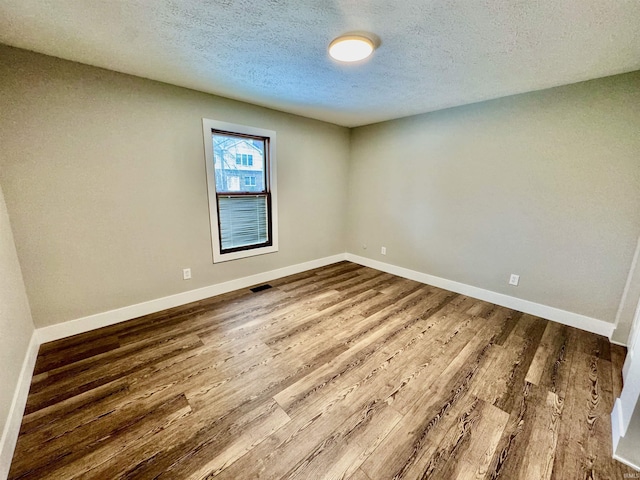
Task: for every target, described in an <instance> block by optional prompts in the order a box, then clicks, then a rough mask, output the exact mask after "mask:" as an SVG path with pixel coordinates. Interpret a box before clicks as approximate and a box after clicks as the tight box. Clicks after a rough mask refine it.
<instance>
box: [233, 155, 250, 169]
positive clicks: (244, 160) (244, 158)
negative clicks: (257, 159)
mask: <svg viewBox="0 0 640 480" xmlns="http://www.w3.org/2000/svg"><path fill="white" fill-rule="evenodd" d="M236 165H244V166H249V167H251V166H253V155H251V154H250V153H249V154H247V153H236Z"/></svg>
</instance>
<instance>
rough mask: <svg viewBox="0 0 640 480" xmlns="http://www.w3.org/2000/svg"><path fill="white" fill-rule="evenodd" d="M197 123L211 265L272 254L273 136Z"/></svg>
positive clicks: (275, 233)
mask: <svg viewBox="0 0 640 480" xmlns="http://www.w3.org/2000/svg"><path fill="white" fill-rule="evenodd" d="M202 124H203V131H204V139H205V142H204V143H205V158H206V170H207V186H208V191H209V216H210V220H211V239H212V246H213V262H214V263H218V262H224V261H227V260H235V259H238V258H244V257H249V256H253V255H261V254H264V253H272V252H277V251H278V228H277V208H276V205H277V202H276V184H275V183H276V182H275V180H276V177H275V155H274V153H275V140H276V133H275V132H273V131H271V130H264V129H259V128H253V127H245V126H242V125H235V124H230V123H224V122H218V121H216V120H209V119H203V121H202ZM241 180H242V182H241Z"/></svg>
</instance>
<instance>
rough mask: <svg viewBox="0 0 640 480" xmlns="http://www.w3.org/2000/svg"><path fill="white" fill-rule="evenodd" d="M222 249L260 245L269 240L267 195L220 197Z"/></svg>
mask: <svg viewBox="0 0 640 480" xmlns="http://www.w3.org/2000/svg"><path fill="white" fill-rule="evenodd" d="M218 213H219V218H220V237H221V243H222V245H221V247H222V250H229V249H232V248H241V247H247V246H251V245H259V244H263V243H266V242H267V241H268V240H269V231H268V220H267V197H266V195H260V196H255V197H253V196H252V197H223V196H220V197H218Z"/></svg>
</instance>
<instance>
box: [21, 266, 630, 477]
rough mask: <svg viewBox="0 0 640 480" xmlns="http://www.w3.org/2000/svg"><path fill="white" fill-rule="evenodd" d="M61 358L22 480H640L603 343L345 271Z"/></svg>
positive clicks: (127, 330) (57, 349) (153, 320)
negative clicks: (617, 435) (618, 451)
mask: <svg viewBox="0 0 640 480" xmlns="http://www.w3.org/2000/svg"><path fill="white" fill-rule="evenodd" d="M270 285H271V286H272V287H273V288H270V289H266V290H262V291H260V292H257V293H253V292H251V291H250V290H249V289H242V290H238V291H235V292H229V293H227V294H224V295H219V296H216V297H212V298H209V299H204V300H201V301H198V302H193V303H191V304H188V305H182V306H179V307H175V308H172V309H169V310H165V311H163V312H157V313H154V314H151V315H147V316H144V317H140V318H136V319H134V320H131V321H129V322H123V323H119V324H116V325H112V326H109V327H105V328H103V329H99V330H95V331H91V332H87V333H84V334H80V335H76V336H74V337H70V338H67V339H63V340H60V341H58V342H51V343H48V344H45V345H42V346H41V348H40V351H39V355H38V360H37V366H36V370H35V375H34V376H33V380H32V386H31V390H30V393H29V397H28V400H27V410H26V412H25V416H24V418H23V423H22V426H21V431H20V436H19V438H18V442H17V447H16V452H15V456H14V459H13V463H12V465H11V472H10V478H11V479H16V478H21V479H36V478H37V479H40V478H56V479H63V478H64V479H66V478H87V479H99V480H103V479H110V478H145V479H146V478H170V479H174V478H192V479H201V478H202V479H204V478H228V479H233V480H237V479H245V478H247V479H248V478H261V479H265V478H266V479H280V478H292V479H293V478H300V479H303V478H304V479H307V478H313V479H321V478H322V479H324V478H336V479H338V478H344V479H347V478H351V479H355V480H379V479H380V480H388V479H390V478H396V479H400V478H404V479H408V478H412V479H413V478H430V479H450V478H451V479H456V478H457V479H460V480H463V479H464V480H466V479H469V478H474V479H481V478H501V479H509V480H510V479H528V478H531V479H534V478H535V479H536V480H537V479H548V478H563V479H564V478H584V479H587V478H611V479H613V478H622V477H623V476H624V474H625V473H630V472H632V471H631V470H630V469H629V468H628V467H625V466H624V465H622V464H620V463H619V462H616V461H615V460H613V459H612V458H611V456H610V443H611V438H610V428H611V426H610V419H609V412H610V410H611V408H612V404H613V399H614V398H615V396H616V395H618V394H619V391H620V389H621V382H622V379H621V376H620V370H621V368H622V364H623V362H624V354H625V351H624V349H623V348H621V347H617V346H611V345H610V344H609V342H608V340H607V339H606V338H604V337H601V336H597V335H593V334H589V333H587V332H583V331H580V330H576V329H573V328H570V327H567V326H563V325H559V324H555V323H551V322H548V321H546V320H542V319H540V318H537V317H534V316H531V315H526V314H522V313H521V312H516V311H514V310H510V309H507V308H504V307H499V306H496V305H493V304H490V303H487V302H484V301H481V300H477V299H474V298H471V297H467V296H464V295H459V294H456V293H452V292H448V291H446V290H442V289H440V288H436V287H432V286H428V285H423V284H421V283H418V282H415V281H413V280H407V279H403V278H400V277H396V276H393V275H391V274H388V273H383V272H380V271H377V270H374V269H371V268H368V267H363V266H360V265H356V264H353V263H350V262H339V263H337V264H334V265H330V266H327V267H321V268H317V269H313V270H310V271H307V272H302V273H299V274H296V275H292V276H289V277H285V278H282V279H278V280H274V281H273V282H270Z"/></svg>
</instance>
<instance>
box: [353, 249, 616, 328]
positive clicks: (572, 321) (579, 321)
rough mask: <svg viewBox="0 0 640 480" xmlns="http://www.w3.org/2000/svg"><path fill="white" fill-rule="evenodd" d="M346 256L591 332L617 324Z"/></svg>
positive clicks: (364, 263)
mask: <svg viewBox="0 0 640 480" xmlns="http://www.w3.org/2000/svg"><path fill="white" fill-rule="evenodd" d="M346 259H347V260H348V261H350V262H354V263H358V264H360V265H364V266H366V267H371V268H375V269H376V270H382V271H383V272H387V273H391V274H393V275H398V276H399V277H404V278H408V279H410V280H415V281H416V282H421V283H426V284H427V285H433V286H434V287H438V288H443V289H445V290H450V291H452V292H456V293H460V294H462V295H466V296H468V297H473V298H477V299H479V300H484V301H485V302H490V303H495V304H496V305H501V306H503V307H507V308H511V309H513V310H518V311H520V312H524V313H528V314H531V315H535V316H536V317H541V318H545V319H547V320H553V321H554V322H558V323H562V324H563V325H568V326H570V327H575V328H579V329H581V330H586V331H587V332H591V333H596V334H598V335H604V336H605V337H608V338H610V337H611V334H612V333H613V329H614V325H613V323H610V322H605V321H604V320H598V319H597V318H591V317H587V316H585V315H580V314H578V313H573V312H568V311H566V310H561V309H559V308H555V307H549V306H547V305H543V304H541V303H535V302H530V301H529V300H523V299H521V298H516V297H512V296H509V295H505V294H502V293H497V292H492V291H491V290H485V289H483V288H479V287H474V286H472V285H467V284H465V283H460V282H456V281H453V280H448V279H446V278H441V277H436V276H434V275H429V274H426V273H422V272H417V271H415V270H410V269H408V268H404V267H397V266H395V265H391V264H389V263H384V262H380V261H378V260H372V259H370V258H365V257H360V256H358V255H354V254H352V253H347V255H346Z"/></svg>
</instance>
